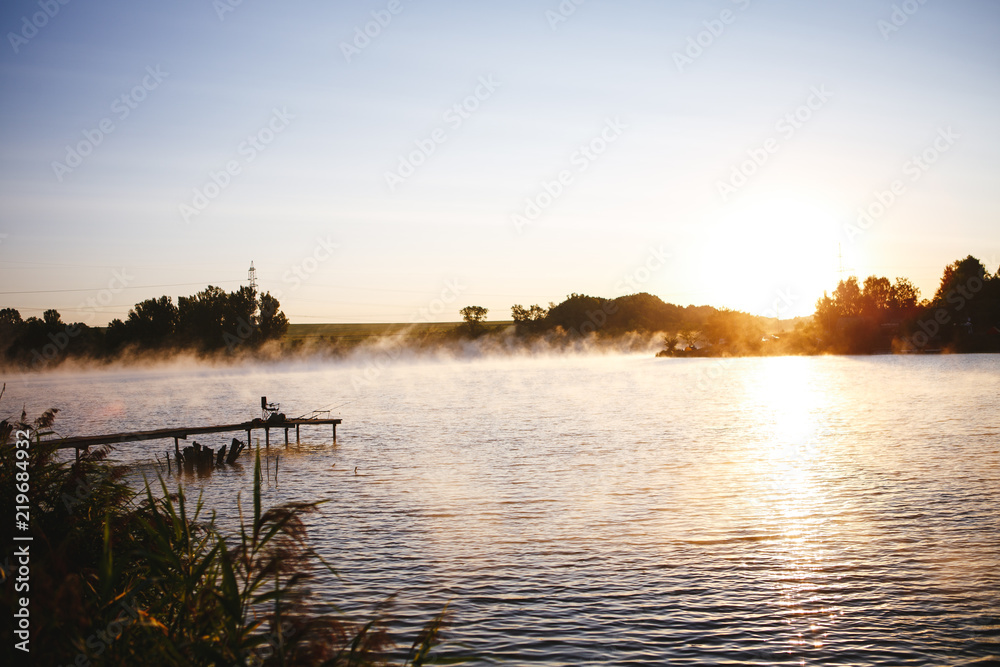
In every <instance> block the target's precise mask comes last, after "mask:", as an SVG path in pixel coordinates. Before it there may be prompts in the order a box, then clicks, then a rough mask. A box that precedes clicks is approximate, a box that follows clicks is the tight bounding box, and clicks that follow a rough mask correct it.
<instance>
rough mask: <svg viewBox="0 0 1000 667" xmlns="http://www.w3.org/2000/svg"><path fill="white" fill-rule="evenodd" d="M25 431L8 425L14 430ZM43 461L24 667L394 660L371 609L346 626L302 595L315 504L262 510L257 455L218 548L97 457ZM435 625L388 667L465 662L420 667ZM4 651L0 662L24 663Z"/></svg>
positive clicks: (195, 522)
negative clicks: (249, 488) (250, 481)
mask: <svg viewBox="0 0 1000 667" xmlns="http://www.w3.org/2000/svg"><path fill="white" fill-rule="evenodd" d="M54 417H55V411H49V412H47V413H45V414H44V415H43V416H42V417H40V418H39V419H38V420H35V422H33V423H32V424H31V427H32V428H33V430H34V431H35V432H38V431H43V432H44V431H46V430H47V429H48V427H49V426H50V425H51V423H52V420H53V419H54ZM25 421H26V417H25V415H23V414H22V418H21V422H22V423H21V424H18V425H17V426H18V427H19V428H20V427H23V426H26V425H27V424H25V423H24V422H25ZM12 426H13V425H10V424H7V423H6V422H3V423H2V424H0V500H2V501H3V502H2V506H3V507H5V508H7V507H10V508H12V507H13V506H14V502H13V501H14V493H13V489H14V479H13V471H14V470H15V468H14V466H13V463H14V448H13V446H12V438H11V433H12ZM54 454H55V452H54V450H53V449H52V447H51V446H50V445H48V446H47V445H42V444H39V443H37V442H35V443H33V444H32V447H31V454H30V471H31V486H32V493H31V522H32V523H31V525H32V528H31V530H32V535H33V537H34V540H33V542H32V547H31V548H32V561H31V567H32V569H31V590H30V597H31V619H32V621H31V622H32V639H31V654H30V663H31V664H39V665H42V664H44V665H70V664H76V665H83V666H84V667H86V666H87V665H92V664H93V665H96V664H100V665H129V666H132V665H143V666H144V667H153V666H156V665H219V666H221V665H247V666H249V665H281V666H293V665H321V666H326V667H339V666H357V667H361V666H367V665H388V664H390V662H391V660H392V658H391V656H393V655H401V651H399V650H398V646H397V645H396V643H395V642H394V640H393V637H392V636H391V635H390V633H389V631H388V628H387V626H386V622H385V614H384V610H377V613H376V617H375V618H374V619H372V620H369V621H367V622H364V623H360V622H355V621H352V620H350V619H348V618H346V617H345V616H344V615H343V614H342V613H340V612H337V611H336V610H335V608H333V605H332V603H331V601H329V600H321V599H319V598H318V597H317V596H316V595H315V594H314V593H313V592H312V591H311V590H310V588H309V582H310V580H311V579H312V577H313V576H314V573H315V572H317V571H320V570H328V571H331V572H332V571H333V568H332V567H330V565H329V564H327V563H326V562H325V561H324V560H323V558H322V557H321V556H320V555H319V554H318V553H317V552H316V551H315V550H314V549H313V548H312V547H311V546H310V544H309V541H308V535H307V531H306V525H305V522H304V518H305V517H306V516H307V515H309V514H313V513H316V512H318V511H319V508H320V505H321V502H311V503H287V504H284V505H280V506H277V507H272V508H269V509H265V508H264V507H263V506H262V502H261V470H260V454H259V452H258V453H257V456H256V460H255V463H254V485H253V495H252V508H247V511H246V512H244V510H243V507H242V506H240V521H239V529H238V531H234V534H229V535H226V534H223V533H222V531H221V530H220V529H219V528H218V526H217V525H216V522H215V516H214V513H213V514H211V515H208V516H206V511H205V507H204V505H203V503H202V501H201V499H200V498H199V499H198V500H197V501H194V502H192V500H190V499H189V498H188V497H187V496H186V494H185V493H184V489H183V487H178V489H177V491H176V492H175V493H171V492H170V491H169V489H168V488H167V485H166V483H165V482H164V481H163V479H162V478H160V479H159V480H158V482H157V485H158V488H159V490H160V492H161V493H159V494H154V492H153V489H154V485H153V483H150V482H149V481H147V482H146V484H145V488H144V489H143V491H142V492H140V493H135V492H134V491H133V490H132V489H130V487H128V486H127V485H126V484H125V483H124V482H123V481H122V479H121V477H122V470H121V469H119V468H115V467H113V466H111V465H110V464H108V463H107V462H106V461H104V458H105V456H106V455H107V450H106V449H103V450H96V451H94V452H92V453H90V454H88V455H84V456H82V457H81V459H80V460H79V461H78V462H75V463H70V462H61V461H59V460H58V459H57V457H56V456H55V455H54ZM81 489H83V491H82V492H81ZM8 501H9V502H8ZM4 520H7V519H6V518H5V519H4ZM9 542H10V541H9V540H5V544H3V545H2V547H3V549H4V556H10V554H11V553H12V548H11V547H10V546H9ZM5 571H8V572H9V567H6V566H5ZM5 573H6V572H5ZM334 574H335V573H334ZM2 586H3V588H2V597H0V602H2V604H3V605H4V606H5V607H6V609H7V610H10V609H11V608H12V607H13V604H14V601H15V595H23V593H16V592H15V590H14V586H13V577H11V576H7V577H6V579H5V580H4V581H3V584H2ZM321 609H333V610H331V611H317V610H321ZM5 617H6V618H7V619H10V618H11V616H10V615H9V614H5ZM445 620H446V610H445V611H442V612H441V613H440V614H438V615H437V616H436V617H435V618H433V619H431V620H430V621H429V623H428V624H427V625H426V626H425V628H424V629H423V631H422V632H420V633H419V634H418V636H417V637H416V638H415V640H414V641H413V642H412V646H411V647H410V650H409V653H408V655H407V657H406V658H405V659H403V660H402V663H401V664H403V665H409V666H414V667H416V666H418V665H427V664H443V663H447V664H454V663H457V662H463V661H465V660H464V659H462V658H460V657H454V656H451V657H442V656H435V655H434V652H433V649H434V647H435V646H437V645H438V644H439V643H440V642H441V641H442V636H443V635H442V632H443V629H444V626H445ZM5 622H9V621H5ZM12 643H13V642H5V643H4V644H5V645H4V648H3V653H0V655H4V654H6V655H7V656H8V658H12V657H18V656H20V657H24V656H23V654H21V653H20V652H19V651H14V650H13V648H12ZM3 663H4V664H13V663H12V662H11V660H10V659H8V660H4V661H3Z"/></svg>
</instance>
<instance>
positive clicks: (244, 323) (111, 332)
mask: <svg viewBox="0 0 1000 667" xmlns="http://www.w3.org/2000/svg"><path fill="white" fill-rule="evenodd" d="M287 329H288V318H287V317H285V314H284V313H282V312H281V308H280V304H279V303H278V300H277V299H276V298H275V297H273V296H271V294H270V293H269V292H264V293H262V294H257V293H256V292H255V291H254V290H253V289H251V288H250V287H245V286H244V287H241V288H240V289H238V290H236V291H235V292H226V291H225V290H223V289H222V288H219V287H214V286H212V285H209V286H208V287H206V288H205V289H204V290H202V291H201V292H198V293H197V294H194V295H192V296H188V297H183V296H182V297H180V298H179V299H178V300H177V304H174V303H173V299H172V298H171V297H169V296H161V297H159V298H155V299H147V300H145V301H142V302H140V303H137V304H135V307H134V308H132V310H130V311H129V314H128V317H127V318H126V319H125V320H120V319H115V320H112V321H111V322H110V323H109V324H108V326H107V327H100V328H99V327H90V326H88V325H86V324H84V323H82V322H74V323H69V324H67V323H66V322H63V321H62V317H61V315H60V314H59V312H58V311H56V310H46V311H45V313H44V314H43V315H42V317H41V318H37V317H29V318H28V319H22V318H21V314H20V312H18V311H17V310H15V309H13V308H4V309H3V310H0V355H2V357H3V358H4V359H5V360H6V361H7V362H8V363H10V364H14V365H19V366H27V367H30V368H40V367H44V366H49V365H54V364H57V363H59V362H60V361H62V360H64V359H66V358H71V357H77V358H93V359H108V358H118V357H121V356H124V355H126V354H131V353H142V352H148V351H167V350H181V349H184V350H191V351H194V352H198V353H222V354H225V353H229V354H231V353H234V352H236V351H237V350H238V349H240V350H252V349H254V348H258V347H260V346H261V345H262V344H263V343H265V342H267V341H271V340H277V339H280V338H281V337H282V336H284V335H285V332H286V331H287Z"/></svg>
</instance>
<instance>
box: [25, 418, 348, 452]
mask: <svg viewBox="0 0 1000 667" xmlns="http://www.w3.org/2000/svg"><path fill="white" fill-rule="evenodd" d="M341 421H342V420H340V419H329V418H328V419H317V418H308V417H307V418H300V419H284V420H281V421H276V420H275V421H271V420H263V419H254V420H253V421H248V422H241V423H239V424H219V425H215V426H190V427H187V428H160V429H156V430H152V431H132V432H130V433H111V434H108V435H81V436H73V437H69V438H59V439H52V440H46V441H43V442H51V443H53V444H54V445H55V446H56V448H58V449H70V448H74V449H76V450H77V451H78V452H79V450H81V449H87V448H88V447H94V446H96V445H114V444H118V443H122V442H139V441H141V440H169V439H170V438H173V439H174V451H175V452H177V453H180V440H187V437H188V436H189V435H204V434H206V433H233V432H246V434H247V445H249V444H250V440H251V436H252V434H253V432H254V431H257V430H260V429H264V444H265V446H266V447H270V446H271V431H272V430H284V432H285V444H286V445H287V444H288V431H290V430H291V429H292V428H293V427H294V428H295V442H299V435H300V433H299V429H300V428H301V427H302V426H332V427H333V441H334V442H337V424H339V423H341Z"/></svg>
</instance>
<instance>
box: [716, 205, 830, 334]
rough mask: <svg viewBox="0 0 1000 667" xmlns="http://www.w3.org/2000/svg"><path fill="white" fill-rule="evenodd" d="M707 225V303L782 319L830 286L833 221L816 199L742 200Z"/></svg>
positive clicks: (807, 307) (803, 309) (803, 311)
mask: <svg viewBox="0 0 1000 667" xmlns="http://www.w3.org/2000/svg"><path fill="white" fill-rule="evenodd" d="M710 227H711V238H710V239H709V246H708V248H709V252H710V253H711V254H712V255H713V256H712V257H710V258H709V259H710V261H709V262H708V264H709V265H711V267H712V268H713V270H714V271H715V273H714V274H713V275H712V276H710V277H709V278H708V281H709V285H711V292H712V294H713V297H714V298H713V301H712V303H713V305H714V304H719V305H723V306H727V307H729V308H734V309H736V310H743V311H746V312H749V313H753V314H755V315H767V316H769V317H774V316H776V315H777V316H779V317H781V318H783V319H784V318H788V317H797V316H800V315H808V314H811V313H812V312H813V311H814V310H815V306H816V300H817V299H818V298H819V297H821V296H822V295H823V292H824V291H830V290H832V289H833V288H834V287H836V280H837V254H838V245H837V244H838V238H837V234H838V228H839V227H838V220H837V217H836V216H835V215H833V214H831V213H830V212H829V209H828V207H824V206H823V205H822V204H821V203H820V202H816V201H812V200H809V199H807V198H804V197H795V196H770V197H767V198H759V199H755V200H750V199H748V200H746V201H742V202H739V203H737V204H734V205H733V207H732V208H727V210H726V211H725V212H724V213H723V214H720V216H719V217H718V219H717V221H715V222H713V223H711V225H710Z"/></svg>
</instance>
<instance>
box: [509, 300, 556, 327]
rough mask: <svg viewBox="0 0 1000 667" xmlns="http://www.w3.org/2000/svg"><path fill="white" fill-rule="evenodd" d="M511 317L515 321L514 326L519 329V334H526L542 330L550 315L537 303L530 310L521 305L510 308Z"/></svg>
mask: <svg viewBox="0 0 1000 667" xmlns="http://www.w3.org/2000/svg"><path fill="white" fill-rule="evenodd" d="M510 315H511V319H513V320H514V326H515V327H516V328H517V331H518V333H524V332H532V331H538V330H540V329H541V328H542V326H543V323H544V321H545V317H546V316H547V315H548V311H547V310H545V309H544V308H542V307H541V306H539V305H538V304H537V303H536V304H534V305H533V306H531V307H529V308H525V307H524V306H522V305H520V304H514V305H513V306H511V307H510Z"/></svg>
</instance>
